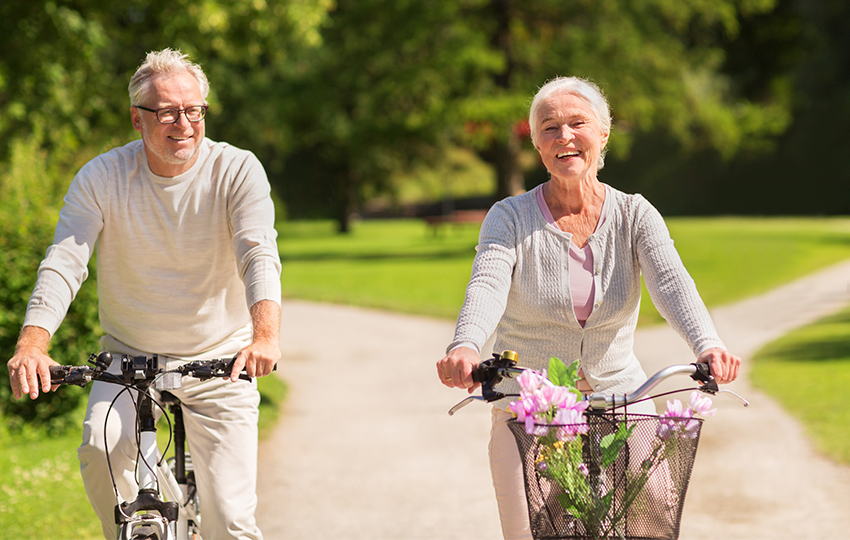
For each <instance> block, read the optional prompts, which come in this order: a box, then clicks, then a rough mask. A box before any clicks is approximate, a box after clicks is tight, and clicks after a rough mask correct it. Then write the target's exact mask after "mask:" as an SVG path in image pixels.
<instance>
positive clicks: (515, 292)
mask: <svg viewBox="0 0 850 540" xmlns="http://www.w3.org/2000/svg"><path fill="white" fill-rule="evenodd" d="M529 123H530V125H531V138H532V141H533V143H534V146H535V148H536V149H537V151H538V152H539V154H540V157H541V159H542V161H543V164H544V165H545V166H546V169H547V170H548V171H549V175H550V178H549V180H548V181H547V182H545V183H544V184H542V185H540V186H538V187H537V188H535V189H533V190H531V191H530V192H527V193H524V194H522V195H519V196H516V197H510V198H507V199H505V200H503V201H501V202H499V203H497V204H496V205H495V206H493V208H492V209H491V210H490V212H489V213H488V214H487V217H486V219H485V220H484V223H483V224H482V227H481V234H480V237H479V244H478V247H477V251H478V253H477V255H476V257H475V262H474V264H473V268H472V278H471V280H470V282H469V285H468V287H467V290H466V299H465V301H464V303H463V307H462V309H461V312H460V315H459V317H458V321H457V327H456V330H455V336H454V340H453V341H452V342H451V344H450V345H449V347H448V354H447V355H446V356H445V357H444V358H442V359H441V360H440V361H439V362H437V371H438V373H439V376H440V380H441V381H442V383H443V384H445V385H446V386H449V387H456V388H466V389H468V390H469V391H470V392H472V390H474V389H475V387H476V386H477V385H476V384H475V383H473V381H472V378H471V375H470V373H471V370H472V367H473V366H474V365H476V364H477V363H479V362H480V361H481V358H480V351H481V347H482V346H483V345H484V343H485V342H486V341H487V339H488V338H489V337H490V336H491V335H492V333H493V332H494V331H496V333H497V334H496V342H495V346H494V349H495V350H497V351H503V350H514V351H517V352H518V353H519V358H520V363H521V364H522V365H524V366H527V367H531V368H534V369H538V370H542V369H545V368H546V367H547V365H548V362H549V358H550V357H552V356H556V357H558V358H561V359H562V360H564V361H566V362H568V363H569V362H571V361H572V360H575V359H580V360H581V366H582V371H581V374H582V379H581V380H580V381H579V383H578V385H579V390H582V391H583V392H593V391H595V392H605V393H608V394H611V393H619V394H622V393H627V392H631V391H633V390H635V389H636V388H637V387H638V386H640V385H641V384H642V383H643V382H644V381H645V380H646V375H645V373H644V371H643V369H642V368H641V366H640V363H639V362H638V359H637V358H636V357H635V354H634V352H633V342H634V332H635V327H636V325H637V319H638V307H639V305H640V295H641V273H643V275H644V277H645V279H646V284H647V288H648V289H649V292H650V294H651V296H652V300H653V302H654V303H655V305H656V306H657V307H658V310H659V312H660V313H661V315H663V316H664V318H665V319H666V320H667V321H668V322H669V323H670V324H671V325H672V326H673V327H674V328H675V329H676V331H678V333H679V334H680V335H681V336H682V337H683V338H684V339H685V340H686V341H687V343H688V344H689V345H690V347H691V349H692V350H693V352H694V354H695V356H696V357H697V358H698V361H699V362H706V363H708V364H709V366H710V368H711V373H712V375H713V376H714V378H715V379H716V380H717V382H719V383H728V382H731V381H733V380H735V378H736V377H737V375H738V370H739V366H740V359H739V358H738V357H736V356H733V355H731V354H729V353H728V352H727V351H726V350H725V349H724V346H723V342H722V341H721V340H720V338H719V336H718V335H717V332H716V330H715V329H714V325H713V323H712V321H711V318H710V316H709V314H708V310H707V309H706V307H705V305H704V304H703V302H702V299H701V298H700V296H699V293H698V292H697V289H696V287H695V285H694V282H693V280H692V279H691V277H690V275H689V274H688V272H687V271H686V270H685V268H684V266H683V265H682V261H681V259H680V258H679V255H678V253H677V252H676V250H675V248H674V247H673V241H672V240H671V239H670V234H669V233H668V231H667V227H666V225H665V224H664V220H663V219H662V217H661V215H660V214H659V213H658V211H657V210H656V209H655V208H654V207H653V206H652V205H651V204H649V202H647V200H646V199H644V198H643V197H642V196H640V195H629V194H626V193H623V192H621V191H618V190H616V189H614V188H612V187H611V186H608V185H606V184H603V183H601V182H600V181H599V180H598V178H597V172H598V170H599V169H601V168H602V166H603V163H604V155H605V148H606V144H607V142H608V136H609V134H610V131H611V116H610V112H609V108H608V103H607V102H606V100H605V97H604V96H603V94H602V92H601V91H600V90H599V88H598V87H597V86H596V85H595V84H593V83H592V82H590V81H587V80H583V79H579V78H576V77H563V78H557V79H554V80H552V81H550V82H548V83H547V84H546V85H544V86H543V87H542V88H541V89H540V91H539V92H538V93H537V95H536V96H535V98H534V101H533V102H532V104H531V110H530V114H529ZM646 403H647V405H646V406H648V407H650V408H652V405H651V402H646ZM646 406H645V407H646ZM505 407H506V403H497V404H496V406H495V407H494V408H493V427H492V431H491V441H490V465H491V471H492V475H493V485H494V487H495V489H496V498H497V501H498V505H499V513H500V515H501V521H502V531H503V534H504V536H505V538H509V539H514V538H531V533H530V528H529V523H528V510H527V505H526V502H525V496H524V488H523V480H522V467H521V464H520V459H519V454H518V451H517V448H516V444H515V442H514V439H513V436H512V434H511V433H510V430H509V429H508V427H507V422H508V421H509V420H511V418H512V416H511V414H510V413H508V412H507V411H506V410H505ZM632 410H634V409H632ZM653 411H654V409H653V410H644V411H642V412H653Z"/></svg>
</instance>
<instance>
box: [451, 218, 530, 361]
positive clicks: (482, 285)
mask: <svg viewBox="0 0 850 540" xmlns="http://www.w3.org/2000/svg"><path fill="white" fill-rule="evenodd" d="M514 214H515V211H513V210H512V209H510V208H509V207H508V206H507V205H506V204H504V203H497V204H496V205H494V206H493V208H491V209H490V211H489V212H488V213H487V217H485V218H484V222H483V223H482V224H481V232H480V234H479V238H478V246H476V248H475V250H476V252H477V253H476V256H475V261H474V262H473V264H472V276H471V278H470V280H469V284H468V285H467V287H466V297H465V299H464V302H463V307H462V308H461V310H460V314H459V315H458V320H457V326H456V327H455V335H454V339H453V340H452V342H451V343H450V344H449V346H448V348H447V349H446V350H447V351H450V350H452V349H454V348H455V347H458V346H461V345H470V344H472V345H474V346H475V347H476V348H477V349H478V351H481V348H482V347H483V346H484V343H486V341H487V340H488V339H489V338H490V336H491V335H492V334H493V332H495V330H496V327H497V326H498V324H499V321H500V320H501V318H502V315H503V314H504V312H505V306H506V305H507V299H508V293H509V292H510V288H511V277H512V274H513V269H514V265H515V264H516V260H517V255H516V250H517V248H516V232H515V231H516V216H515V215H514Z"/></svg>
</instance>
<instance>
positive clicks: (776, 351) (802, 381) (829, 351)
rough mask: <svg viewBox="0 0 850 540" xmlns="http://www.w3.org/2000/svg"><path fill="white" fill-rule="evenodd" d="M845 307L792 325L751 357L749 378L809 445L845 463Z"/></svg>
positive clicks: (848, 421) (849, 351) (849, 319)
mask: <svg viewBox="0 0 850 540" xmlns="http://www.w3.org/2000/svg"><path fill="white" fill-rule="evenodd" d="M848 336H850V306H847V307H845V308H844V309H842V310H841V311H839V312H838V313H836V314H834V315H830V316H828V317H824V318H823V319H821V320H819V321H817V322H815V323H813V324H811V325H808V326H805V327H803V328H800V329H798V330H794V331H792V332H790V333H789V334H786V335H785V336H783V337H781V338H779V339H778V340H776V341H774V342H772V343H769V344H767V345H765V346H764V347H763V348H762V349H760V350H759V351H758V352H756V354H755V355H754V356H753V360H752V368H751V371H750V380H751V381H752V383H753V385H754V386H755V387H756V388H759V389H761V390H763V391H764V392H766V393H767V394H768V395H770V396H771V397H772V398H774V399H775V400H776V401H777V402H779V403H780V404H781V405H782V407H783V409H785V411H787V412H788V414H790V415H791V416H793V417H795V418H796V419H797V420H799V421H800V422H801V424H802V426H803V429H804V430H805V432H806V434H807V435H808V436H809V437H811V439H812V441H813V442H814V446H815V447H816V448H817V449H818V451H820V452H821V453H823V454H825V455H826V456H829V457H830V458H831V459H834V460H836V461H838V462H839V463H844V464H850V431H848V430H847V426H848V425H850V405H848V403H847V399H846V397H845V396H846V395H847V386H848V385H850V339H848Z"/></svg>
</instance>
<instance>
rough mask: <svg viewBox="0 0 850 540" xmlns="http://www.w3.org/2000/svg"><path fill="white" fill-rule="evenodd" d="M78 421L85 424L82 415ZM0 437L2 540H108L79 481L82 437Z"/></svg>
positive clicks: (72, 433) (75, 434)
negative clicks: (12, 539)
mask: <svg viewBox="0 0 850 540" xmlns="http://www.w3.org/2000/svg"><path fill="white" fill-rule="evenodd" d="M80 412H82V411H80ZM78 416H79V420H80V423H82V414H79V415H78ZM4 426H5V424H4ZM0 431H3V433H0V436H2V442H0V531H2V533H1V534H0V536H2V537H3V538H15V539H21V540H29V539H31V540H41V539H44V538H56V539H60V540H61V539H69V540H70V539H79V540H86V539H93V538H103V536H102V533H101V532H100V522H99V521H98V519H97V517H96V516H95V514H94V511H93V510H92V509H91V507H90V506H89V504H88V499H87V498H86V492H85V489H84V488H83V481H82V479H81V478H80V465H79V462H78V461H77V447H78V446H79V445H80V440H81V434H80V432H79V431H69V432H67V433H65V434H63V435H60V436H54V437H47V436H46V435H45V434H44V433H40V432H38V431H26V432H25V433H16V434H15V435H14V437H13V436H11V435H10V434H9V433H8V432H5V429H4V428H0Z"/></svg>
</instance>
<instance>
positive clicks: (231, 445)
mask: <svg viewBox="0 0 850 540" xmlns="http://www.w3.org/2000/svg"><path fill="white" fill-rule="evenodd" d="M129 92H130V103H131V107H130V118H131V120H132V123H133V127H134V128H135V129H136V130H137V131H139V132H140V133H141V136H142V138H141V140H137V141H134V142H131V143H130V144H128V145H126V146H122V147H119V148H115V149H113V150H111V151H109V152H107V153H105V154H103V155H101V156H98V157H97V158H95V159H93V160H92V161H90V162H89V163H88V164H86V165H85V166H84V167H83V168H82V169H81V170H80V172H79V173H78V174H77V176H76V177H75V178H74V181H73V183H72V184H71V187H70V188H69V190H68V193H67V195H66V197H65V205H64V207H63V209H62V212H61V214H60V217H59V223H58V224H57V226H56V234H55V237H54V243H53V245H52V246H50V248H49V249H48V250H47V254H46V257H45V258H44V261H42V263H41V266H40V267H39V271H38V281H37V283H36V286H35V289H34V291H33V294H32V297H31V298H30V302H29V305H28V307H27V313H26V318H25V320H24V327H23V329H22V331H21V335H20V339H19V341H18V345H17V348H16V351H15V355H14V357H13V358H12V359H11V360H10V361H9V363H8V365H9V376H10V379H11V385H12V390H13V392H14V394H15V397H17V398H20V397H21V396H22V395H23V394H29V396H30V398H32V399H35V398H37V397H38V395H39V390H41V391H42V392H47V391H50V389H51V387H50V375H49V366H50V365H53V364H55V362H54V361H53V360H52V359H51V358H50V357H49V355H48V353H47V349H48V343H49V340H50V336H51V335H52V334H53V332H55V331H56V329H57V328H58V327H59V325H60V323H61V322H62V319H63V318H64V317H65V313H66V312H67V309H68V305H69V304H70V303H71V301H72V299H73V298H74V295H75V294H76V293H77V290H78V289H79V287H80V285H81V283H82V282H83V281H84V280H85V279H86V277H87V271H86V265H87V262H88V260H89V259H90V258H91V256H92V255H93V253H94V250H95V246H97V269H98V296H99V311H100V322H101V327H102V328H103V331H104V332H105V336H104V337H103V339H102V340H101V348H102V349H103V350H106V351H110V352H113V353H116V354H130V355H152V354H153V353H157V354H159V355H160V358H161V359H162V358H163V357H165V360H166V364H172V365H173V364H174V363H175V362H182V361H187V360H194V359H210V358H220V357H228V356H230V357H232V356H235V357H236V362H235V364H234V367H233V372H232V373H231V377H230V379H224V380H221V379H219V380H211V381H204V382H200V381H197V380H194V382H189V380H187V382H186V383H184V386H183V388H182V389H180V390H176V391H174V392H173V393H174V394H176V395H177V397H179V398H180V399H181V400H182V401H183V404H184V406H183V409H184V415H185V418H186V430H187V437H188V440H189V444H190V447H191V451H192V460H193V462H194V466H195V469H196V472H195V474H196V477H197V482H198V489H199V495H200V501H201V511H202V514H203V516H204V519H203V523H202V531H201V533H202V535H203V536H204V537H205V538H231V537H232V538H251V539H258V538H261V537H262V535H261V533H260V531H259V529H258V527H257V525H256V522H255V519H254V510H255V508H256V505H257V496H256V477H257V417H258V409H257V406H258V404H259V400H260V398H259V393H258V392H257V388H256V383H247V382H245V381H240V380H238V373H239V372H240V371H241V370H242V369H243V368H244V369H245V370H246V371H247V373H248V375H249V376H252V377H260V376H264V375H268V374H270V373H271V372H272V369H273V367H274V365H275V363H276V362H277V361H278V360H279V358H280V344H279V335H278V333H279V327H280V257H279V255H278V251H277V244H276V236H277V235H276V232H275V229H274V207H273V204H272V201H271V198H270V188H269V183H268V180H267V178H266V175H265V172H264V170H263V167H262V165H261V164H260V162H259V161H258V160H257V158H256V157H255V156H254V155H253V154H251V153H250V152H247V151H244V150H240V149H238V148H236V147H233V146H230V145H228V144H225V143H219V142H214V141H211V140H209V139H205V138H204V127H205V126H204V122H205V117H206V112H207V102H206V97H207V94H208V92H209V83H208V82H207V78H206V76H205V75H204V73H203V71H202V70H201V68H200V67H199V66H198V65H196V64H193V63H191V62H190V61H189V60H188V59H187V57H186V55H184V54H182V53H180V52H179V51H173V50H170V49H165V50H162V51H158V52H152V53H149V54H148V55H147V58H146V60H145V61H144V63H143V64H142V65H141V66H140V67H139V69H138V70H137V71H136V73H135V75H134V76H133V78H132V80H131V81H130V86H129ZM117 364H118V363H115V364H114V366H113V368H117V367H118V366H117ZM119 391H120V389H119V388H117V387H116V386H115V385H109V384H105V383H94V384H93V386H92V391H91V395H90V398H89V403H88V409H87V413H86V420H85V424H84V429H83V444H82V446H81V447H80V449H79V458H80V468H81V471H82V475H83V480H84V483H85V486H86V491H87V493H88V496H89V499H90V501H91V503H92V506H93V507H94V509H95V512H96V513H97V515H98V517H99V518H100V520H101V522H102V524H103V533H104V535H105V537H106V538H115V537H116V525H115V519H114V507H115V505H116V503H117V502H118V501H116V498H115V489H117V492H118V496H119V498H120V500H121V501H127V500H133V499H135V495H136V490H137V485H136V481H135V474H134V470H135V460H134V457H135V455H136V452H135V441H134V439H133V437H132V433H133V421H134V420H133V419H134V414H135V411H134V408H133V401H132V399H131V398H130V397H129V396H127V394H126V393H124V394H123V395H122V396H120V397H119V399H118V400H117V402H116V403H115V407H116V408H117V412H116V411H115V410H114V411H113V412H112V413H110V415H109V423H108V425H107V429H106V433H104V417H105V415H106V411H107V409H108V408H109V406H110V403H111V402H112V400H113V398H114V397H115V395H116V393H117V392H119ZM106 441H108V445H109V456H110V461H111V465H112V469H113V472H114V473H115V474H114V481H115V488H113V480H112V478H111V477H110V473H109V470H108V469H107V466H106V463H107V462H106V460H105V459H104V453H105V452H106Z"/></svg>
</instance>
